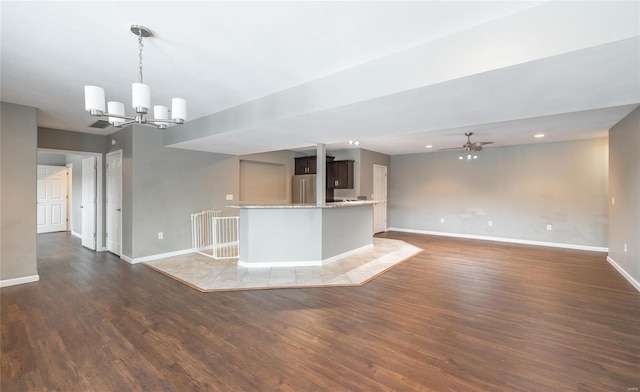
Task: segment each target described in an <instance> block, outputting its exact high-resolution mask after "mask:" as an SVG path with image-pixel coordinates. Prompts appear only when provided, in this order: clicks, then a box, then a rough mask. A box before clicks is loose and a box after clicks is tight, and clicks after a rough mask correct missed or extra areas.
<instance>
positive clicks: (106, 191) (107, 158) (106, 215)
mask: <svg viewBox="0 0 640 392" xmlns="http://www.w3.org/2000/svg"><path fill="white" fill-rule="evenodd" d="M110 155H119V156H120V167H119V169H120V208H122V156H123V153H122V149H120V150H116V151H111V152H109V153H107V155H106V158H105V161H108V160H109V156H110ZM106 170H107V168H106V165H105V176H106ZM105 178H106V177H105ZM108 194H109V183H108V182H107V183H106V184H105V195H108ZM106 208H107V202H106V200H105V209H106ZM108 217H109V214H106V213H105V219H108ZM106 223H107V222H106V221H105V234H106V227H107V225H106ZM119 223H120V238H119V239H118V243H119V244H120V253H118V256H122V211H120V222H119ZM105 250H107V239H106V238H105Z"/></svg>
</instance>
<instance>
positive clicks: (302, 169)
mask: <svg viewBox="0 0 640 392" xmlns="http://www.w3.org/2000/svg"><path fill="white" fill-rule="evenodd" d="M334 159H335V158H334V157H330V156H327V165H328V164H329V162H332V161H333V160H334ZM317 161H318V159H317V157H315V156H312V157H299V158H295V174H296V175H298V174H318V171H317ZM327 169H328V166H327ZM327 171H328V170H327Z"/></svg>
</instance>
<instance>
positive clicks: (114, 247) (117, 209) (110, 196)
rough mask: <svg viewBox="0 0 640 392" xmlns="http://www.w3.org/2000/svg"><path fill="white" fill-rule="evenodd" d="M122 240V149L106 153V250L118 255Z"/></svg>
mask: <svg viewBox="0 0 640 392" xmlns="http://www.w3.org/2000/svg"><path fill="white" fill-rule="evenodd" d="M121 241H122V151H116V152H112V153H109V154H107V251H109V252H111V253H114V254H116V255H118V256H120V243H121Z"/></svg>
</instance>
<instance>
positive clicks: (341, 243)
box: [229, 201, 376, 268]
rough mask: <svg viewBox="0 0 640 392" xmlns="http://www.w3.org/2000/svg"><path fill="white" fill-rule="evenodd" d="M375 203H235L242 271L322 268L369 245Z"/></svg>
mask: <svg viewBox="0 0 640 392" xmlns="http://www.w3.org/2000/svg"><path fill="white" fill-rule="evenodd" d="M375 203H376V202H375V201H348V202H336V203H326V204H319V205H318V204H284V205H270V204H262V205H256V204H253V205H234V206H229V207H232V208H239V209H240V238H239V240H240V241H239V243H240V244H239V246H240V257H239V259H238V265H239V266H242V267H246V268H269V267H309V266H320V265H323V264H326V263H328V262H330V261H333V260H335V259H337V258H339V257H343V256H346V255H348V254H350V253H352V252H355V251H358V250H361V249H364V248H367V247H371V246H373V205H374V204H375Z"/></svg>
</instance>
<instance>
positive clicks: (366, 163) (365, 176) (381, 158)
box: [359, 149, 391, 199]
mask: <svg viewBox="0 0 640 392" xmlns="http://www.w3.org/2000/svg"><path fill="white" fill-rule="evenodd" d="M373 165H380V166H386V167H387V176H388V175H389V173H391V168H390V166H391V157H390V156H389V155H385V154H381V153H379V152H374V151H369V150H365V149H362V150H361V151H360V176H359V177H360V193H359V195H363V196H367V199H371V197H372V196H373ZM388 185H389V184H388V183H387V186H388Z"/></svg>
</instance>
